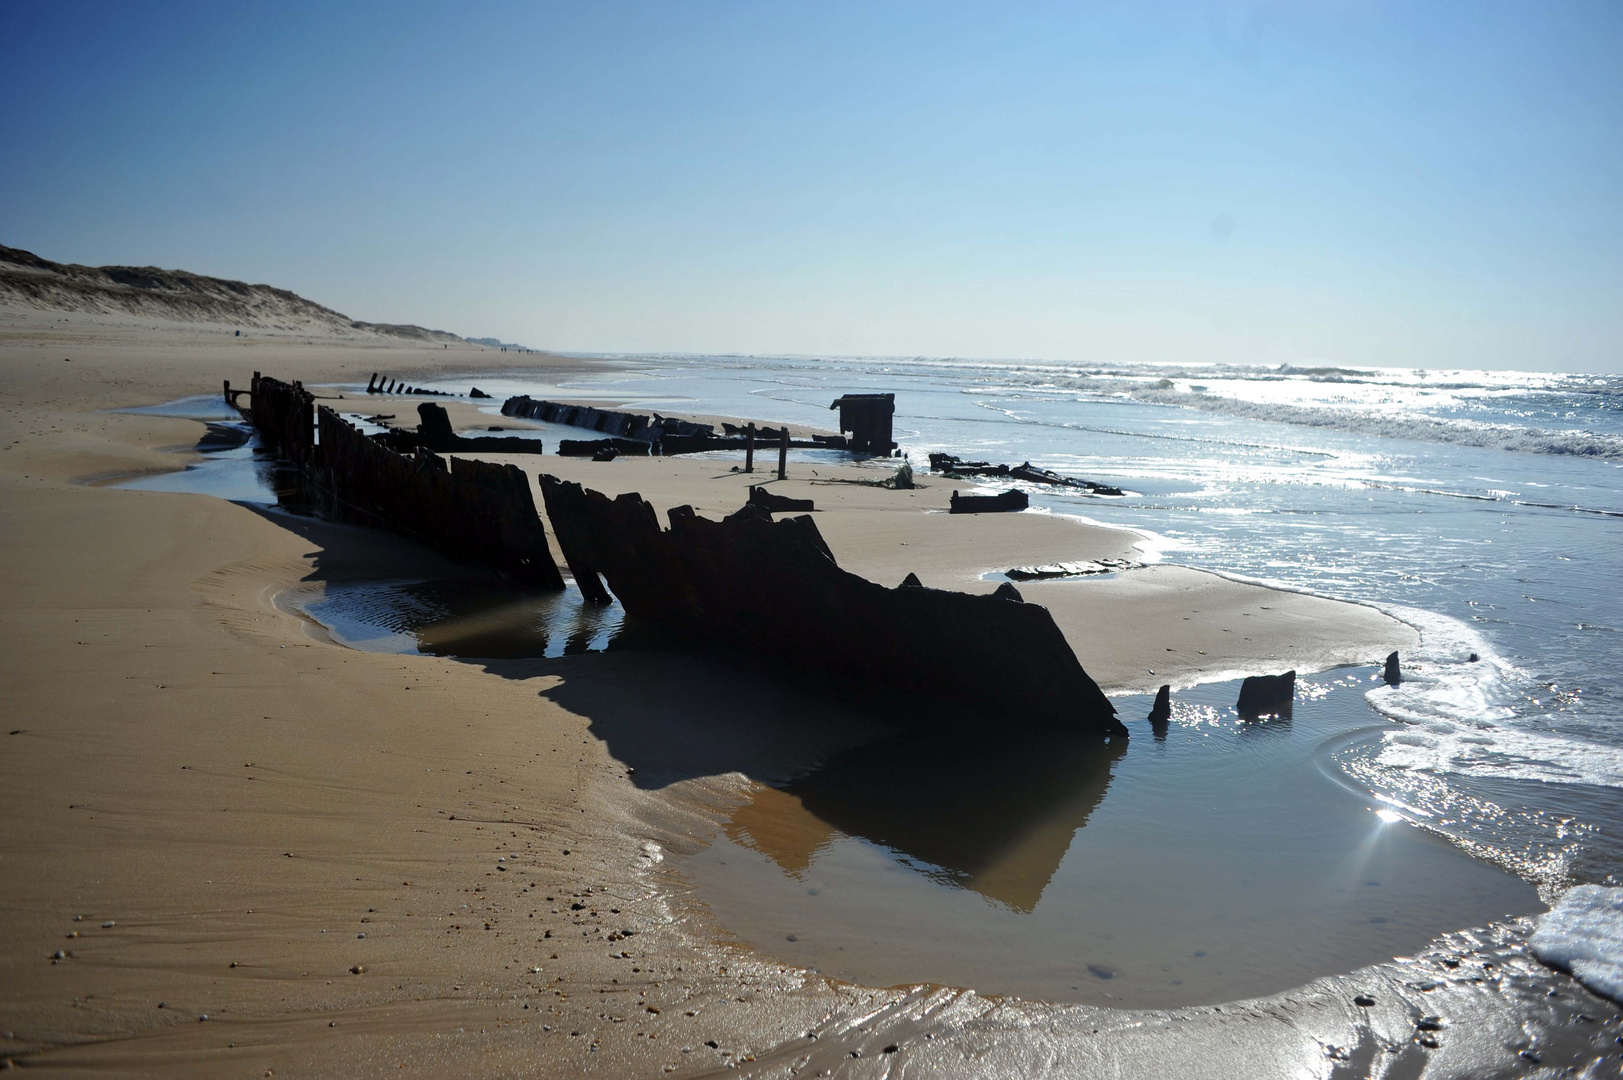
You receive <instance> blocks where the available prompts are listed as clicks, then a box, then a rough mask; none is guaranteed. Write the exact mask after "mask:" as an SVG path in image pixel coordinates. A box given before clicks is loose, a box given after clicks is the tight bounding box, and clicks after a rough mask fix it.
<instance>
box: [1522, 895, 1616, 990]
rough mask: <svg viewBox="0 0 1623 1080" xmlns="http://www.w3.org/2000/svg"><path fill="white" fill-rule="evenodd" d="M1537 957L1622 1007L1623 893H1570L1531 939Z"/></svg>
mask: <svg viewBox="0 0 1623 1080" xmlns="http://www.w3.org/2000/svg"><path fill="white" fill-rule="evenodd" d="M1527 944H1528V947H1529V948H1531V949H1532V950H1533V955H1535V956H1537V957H1538V958H1539V959H1540V960H1542V961H1544V962H1545V963H1546V964H1549V965H1551V966H1552V967H1557V968H1560V969H1561V970H1563V971H1569V972H1571V973H1572V975H1573V977H1574V978H1575V979H1577V980H1578V981H1579V982H1581V983H1583V984H1584V985H1585V986H1587V987H1589V989H1591V990H1593V991H1594V992H1595V993H1597V994H1604V995H1605V996H1606V997H1609V998H1611V999H1612V1000H1613V1001H1623V889H1613V888H1607V887H1606V886H1604V885H1579V886H1577V887H1575V888H1572V889H1568V890H1567V891H1566V893H1564V894H1563V895H1562V897H1561V899H1560V900H1559V901H1558V902H1557V903H1556V905H1555V907H1554V908H1552V909H1551V910H1550V911H1549V912H1548V913H1547V914H1545V915H1542V916H1540V917H1539V920H1538V929H1537V930H1535V931H1534V932H1533V936H1532V937H1531V938H1530V939H1528V942H1527Z"/></svg>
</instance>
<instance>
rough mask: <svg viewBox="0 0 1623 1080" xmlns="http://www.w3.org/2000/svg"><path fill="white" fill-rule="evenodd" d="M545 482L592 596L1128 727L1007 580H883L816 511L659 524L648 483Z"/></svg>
mask: <svg viewBox="0 0 1623 1080" xmlns="http://www.w3.org/2000/svg"><path fill="white" fill-rule="evenodd" d="M541 493H542V498H543V501H544V502H545V504H546V510H547V516H548V518H550V519H551V521H552V527H553V532H554V534H555V535H556V536H557V538H558V546H559V548H560V549H561V550H562V553H563V557H564V560H565V561H566V562H567V563H568V565H569V568H570V571H571V572H572V573H573V574H574V576H575V581H576V583H577V584H578V585H579V586H580V589H581V592H582V594H584V595H585V596H586V597H587V598H588V599H590V600H594V601H596V602H600V603H605V602H607V601H608V599H609V595H608V591H609V590H612V591H613V594H614V596H615V597H617V598H618V599H619V601H620V603H621V604H622V605H623V606H624V608H625V610H626V612H627V614H629V615H632V616H636V617H638V618H645V619H650V620H653V621H655V622H658V623H661V624H664V625H665V626H668V627H671V628H674V629H676V630H678V631H681V632H684V633H687V634H691V635H694V636H696V637H701V638H705V639H708V640H711V641H716V642H720V643H722V644H724V645H727V646H730V647H734V648H738V649H740V650H742V651H746V652H751V653H755V654H757V655H762V656H765V657H766V658H768V659H771V660H774V661H779V662H782V663H785V664H788V665H792V666H794V667H799V668H809V669H813V670H817V671H823V672H829V673H832V674H834V675H838V676H842V677H848V678H854V679H858V680H863V681H868V682H873V683H878V684H881V685H885V686H889V687H892V688H894V689H896V690H900V691H903V692H906V693H911V694H917V695H920V696H923V697H926V698H931V699H935V700H938V701H942V702H946V703H954V702H958V703H970V704H974V705H976V706H979V707H981V708H984V709H989V710H993V711H995V712H997V713H998V714H1001V715H1004V716H1007V717H1008V718H1010V719H1011V720H1015V721H1017V722H1019V723H1021V724H1022V725H1033V726H1044V725H1047V726H1057V727H1062V728H1068V729H1071V730H1079V731H1084V732H1088V733H1091V734H1094V735H1100V736H1106V737H1109V736H1116V737H1125V736H1126V735H1127V729H1126V728H1125V727H1124V726H1123V725H1122V724H1121V722H1120V721H1119V720H1118V719H1117V718H1116V710H1115V708H1114V707H1113V706H1112V705H1111V704H1110V700H1109V699H1108V698H1107V697H1105V695H1104V693H1103V692H1102V691H1100V689H1099V687H1098V684H1096V683H1095V682H1094V681H1093V679H1092V678H1090V677H1089V676H1088V674H1087V672H1086V671H1084V670H1083V669H1082V665H1081V663H1079V662H1078V661H1077V658H1076V654H1075V653H1074V652H1072V650H1071V646H1070V644H1069V643H1068V642H1067V641H1066V640H1065V636H1064V635H1063V634H1062V633H1061V632H1060V629H1059V627H1058V626H1057V625H1055V623H1054V619H1053V616H1052V615H1050V614H1049V612H1048V609H1047V608H1044V607H1041V606H1039V605H1036V604H1026V603H1022V602H1021V601H1020V600H1019V599H1018V598H1017V597H1018V594H1015V593H1014V590H1012V589H1010V590H1008V591H1007V592H1005V593H1002V594H1000V595H974V594H970V593H960V592H951V591H947V590H943V589H930V588H925V587H924V586H922V585H919V584H917V583H916V582H917V579H916V578H912V577H911V576H910V578H909V580H908V581H907V582H904V583H903V584H902V585H899V586H897V587H896V588H894V589H888V588H885V587H884V586H883V585H879V584H877V583H876V582H872V581H868V580H866V579H865V578H862V577H859V576H857V575H856V574H852V573H850V572H848V571H846V570H843V569H841V568H840V566H839V565H838V564H837V563H836V562H835V559H834V555H833V553H832V552H831V551H829V548H828V545H827V544H826V543H824V541H823V537H822V534H821V533H819V532H818V529H817V526H816V524H815V523H814V522H813V521H812V519H811V517H809V516H804V515H803V516H800V517H793V518H788V519H785V520H780V521H772V520H769V519H767V518H766V517H765V515H762V514H748V515H734V516H732V517H730V518H728V519H726V520H724V521H711V520H709V519H707V518H702V517H700V516H698V515H697V514H695V513H694V512H693V510H692V508H691V507H686V506H680V507H676V508H675V509H673V510H671V511H670V514H669V519H670V527H669V528H668V529H663V528H661V527H660V524H659V520H658V518H657V517H656V516H655V514H654V508H653V507H652V506H650V505H649V504H648V503H647V502H646V501H645V500H644V499H643V498H642V497H641V496H640V495H636V494H626V495H621V496H619V497H618V498H615V499H610V498H609V497H608V496H606V495H603V494H602V493H600V492H597V491H592V490H589V489H586V488H584V487H582V486H581V485H580V484H576V483H571V482H567V481H563V480H560V479H558V478H557V477H554V476H549V475H543V476H542V477H541ZM605 582H606V583H607V589H605V586H604V583H605ZM1011 594H1012V595H1011Z"/></svg>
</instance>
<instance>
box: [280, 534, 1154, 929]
mask: <svg viewBox="0 0 1623 1080" xmlns="http://www.w3.org/2000/svg"><path fill="white" fill-rule="evenodd" d="M253 509H255V512H257V513H261V514H263V515H265V516H266V517H267V518H268V519H270V520H273V521H274V522H275V523H276V524H277V525H278V526H280V527H282V528H285V529H288V530H290V531H292V532H294V533H296V534H297V535H299V536H301V537H303V538H305V539H306V540H308V541H310V543H311V545H312V547H313V548H314V549H315V550H313V551H312V552H311V553H310V557H312V558H313V559H314V560H315V565H314V567H313V569H312V571H311V573H310V574H309V575H308V576H307V577H306V579H305V581H304V583H302V585H303V586H305V587H308V586H315V585H317V584H319V585H321V586H322V587H323V589H324V591H325V593H326V594H327V595H328V596H335V595H336V596H349V597H350V599H349V600H348V601H346V608H345V610H346V611H347V612H348V613H349V615H351V616H354V617H357V618H364V619H369V620H371V621H372V622H373V623H375V624H376V625H378V626H380V627H383V628H385V629H387V630H390V631H392V632H393V633H395V634H396V635H398V636H401V637H404V638H406V639H407V641H408V642H409V645H410V647H409V648H407V649H406V650H405V651H417V652H423V653H429V654H433V655H440V656H446V657H449V658H454V659H458V660H461V661H463V662H466V663H469V664H473V665H475V666H477V667H480V668H481V669H483V670H484V671H486V672H488V673H490V674H492V675H496V676H499V677H501V678H505V679H515V680H526V679H545V680H546V682H547V685H546V687H545V688H544V689H541V690H540V691H539V692H538V693H539V696H541V697H543V698H545V699H547V700H548V701H550V702H552V703H553V704H555V705H558V706H559V707H561V708H563V709H566V710H567V711H569V712H571V713H574V714H576V715H578V716H582V717H584V718H586V720H587V721H588V723H589V725H590V729H591V731H592V733H593V734H594V735H596V736H597V737H598V738H600V739H602V740H603V741H604V743H605V744H606V745H607V747H608V750H609V753H610V754H611V755H612V756H613V757H614V758H615V759H617V760H618V761H620V762H622V763H624V764H625V765H627V766H628V767H629V768H630V770H631V774H630V776H631V780H632V782H633V783H634V784H636V785H637V786H638V787H640V788H643V789H645V790H647V789H660V788H664V787H667V786H669V785H671V784H675V783H679V782H681V781H684V780H691V779H697V778H702V777H710V776H717V775H722V774H728V773H739V774H742V775H744V776H746V777H748V778H749V779H750V780H752V781H755V782H757V783H758V784H761V785H765V787H764V788H762V789H757V792H756V797H755V799H754V800H753V801H752V802H751V803H750V804H747V805H745V806H743V807H741V808H740V809H739V810H738V811H737V812H736V814H735V815H734V817H733V820H732V821H731V822H730V823H729V824H728V825H727V826H726V830H727V832H728V834H729V835H731V836H732V837H733V838H734V839H735V840H738V841H739V842H742V843H745V844H747V845H748V846H750V847H753V848H755V849H756V850H759V851H761V852H763V853H764V854H766V855H768V856H769V857H771V858H772V859H773V860H774V861H775V862H776V863H777V864H778V865H779V866H780V867H781V868H782V869H783V870H784V871H785V872H787V873H789V874H791V875H794V874H797V873H798V872H800V871H803V870H804V869H805V868H806V866H807V865H809V863H810V860H811V858H812V856H813V854H814V853H815V852H816V851H817V850H818V849H820V848H822V847H824V846H826V845H827V844H828V843H829V842H830V841H831V840H832V839H834V838H835V837H836V836H838V835H846V836H854V837H860V838H862V839H865V840H868V841H871V842H873V843H875V844H879V845H881V846H883V847H886V848H889V849H891V850H892V851H895V852H897V853H898V854H899V855H901V856H902V857H903V858H904V859H906V860H907V861H909V862H910V863H912V864H914V865H916V866H918V867H919V868H920V869H922V870H923V871H924V872H926V873H927V874H929V875H930V876H931V877H932V878H934V879H936V880H939V881H940V882H942V883H943V884H951V885H956V886H960V887H964V888H969V889H973V890H975V891H977V892H980V893H982V894H983V895H985V896H988V897H990V898H992V899H995V900H997V901H999V902H1000V903H1002V904H1005V905H1007V906H1008V907H1010V908H1013V909H1015V910H1021V911H1029V910H1031V909H1032V908H1034V907H1035V906H1036V903H1037V900H1038V899H1039V898H1040V896H1041V894H1042V890H1043V889H1044V887H1046V885H1047V883H1048V881H1049V879H1050V878H1051V877H1052V875H1053V873H1054V871H1055V869H1056V868H1057V867H1058V866H1059V863H1060V860H1061V859H1062V858H1063V857H1064V855H1065V852H1066V850H1067V849H1068V848H1069V846H1070V843H1071V840H1072V837H1073V836H1074V834H1075V832H1076V830H1077V829H1079V828H1081V827H1082V826H1083V825H1085V824H1086V823H1087V820H1088V817H1089V815H1090V814H1091V813H1092V812H1093V811H1094V809H1095V808H1096V807H1097V806H1098V805H1099V803H1100V801H1101V800H1102V799H1103V797H1104V794H1105V791H1106V789H1107V788H1108V786H1109V784H1110V779H1111V775H1112V771H1113V768H1114V766H1115V763H1116V762H1117V761H1118V760H1119V759H1120V758H1121V756H1122V755H1123V754H1124V753H1125V752H1126V744H1125V741H1124V740H1120V739H1118V740H1113V741H1111V742H1108V743H1107V742H1105V741H1104V740H1101V739H1099V738H1097V737H1093V736H1083V735H1080V734H1075V733H1070V732H1064V731H1052V730H1049V731H1035V732H1033V731H1029V730H1023V725H1022V724H1021V723H1020V718H1019V717H1011V716H989V715H987V714H985V713H984V712H969V711H962V710H955V709H953V708H951V707H949V706H943V705H942V704H941V703H939V702H934V701H920V700H918V699H914V698H908V697H906V696H905V695H901V694H898V693H895V692H892V691H884V690H877V691H876V690H874V689H873V688H872V687H870V686H868V685H866V684H860V683H851V682H843V681H841V680H838V679H834V678H830V677H828V676H826V675H818V674H807V673H804V672H794V671H780V670H775V669H771V668H769V667H768V666H767V665H766V664H765V663H763V662H762V661H760V660H759V659H757V658H755V657H753V656H749V655H746V654H739V653H734V652H731V651H728V650H723V649H717V648H713V647H709V646H705V645H699V644H694V643H689V642H684V641H679V640H676V639H674V638H673V637H672V636H671V635H669V634H666V633H662V632H661V631H660V630H659V628H657V627H651V626H648V625H647V624H640V623H638V622H637V621H636V620H634V619H626V618H624V617H623V614H622V613H621V612H620V611H619V609H618V606H615V607H614V608H613V609H612V610H611V609H606V608H602V607H594V606H592V605H589V604H585V603H584V602H582V601H581V599H580V597H579V594H578V593H576V592H574V591H573V590H571V592H569V593H565V594H558V593H529V592H524V591H520V590H514V589H513V588H512V587H511V586H508V585H505V584H503V583H502V582H500V581H499V580H498V579H496V578H494V577H492V576H488V575H482V574H478V573H473V572H470V571H468V570H467V569H466V568H463V567H460V566H458V565H456V564H454V563H451V562H449V561H447V560H445V559H442V558H440V557H438V556H436V555H434V554H432V553H430V552H427V551H425V550H424V549H423V548H421V547H420V546H419V545H417V544H414V543H412V542H410V541H409V540H405V539H401V538H398V537H394V536H390V535H389V534H386V533H379V532H377V531H374V530H367V529H360V528H356V527H352V526H347V525H342V524H335V523H332V522H327V521H323V520H320V519H316V518H309V517H302V516H296V515H289V514H285V513H280V512H275V511H267V510H263V509H259V508H253ZM380 578H383V579H387V578H393V579H394V580H392V581H387V580H385V581H380V580H379V579H380ZM410 578H416V579H418V580H415V581H413V580H404V579H410ZM311 591H312V592H314V591H315V590H313V589H312V590H311ZM368 604H372V605H373V607H374V608H375V610H372V611H370V612H368V611H367V610H365V608H366V606H367V605H368ZM323 621H325V619H324V620H323ZM559 645H561V648H558V647H557V646H559ZM390 651H401V649H400V648H399V647H398V646H397V647H396V648H394V649H392V650H390ZM549 652H551V653H552V655H548V653H549Z"/></svg>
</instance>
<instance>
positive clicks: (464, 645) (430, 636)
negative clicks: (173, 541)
mask: <svg viewBox="0 0 1623 1080" xmlns="http://www.w3.org/2000/svg"><path fill="white" fill-rule="evenodd" d="M285 602H286V603H288V604H289V605H290V606H292V607H293V608H295V609H297V610H298V611H301V612H303V613H304V614H306V615H308V616H309V617H310V618H312V619H314V620H315V621H316V622H318V623H320V624H321V625H322V626H324V627H326V629H327V631H328V633H330V634H331V635H332V637H333V638H334V640H336V641H338V642H340V643H342V644H345V645H348V646H350V647H351V648H356V649H364V650H366V651H367V652H390V653H420V654H423V655H429V656H455V657H466V658H485V659H520V658H525V657H557V656H573V655H575V654H577V653H585V652H602V651H604V650H605V649H608V648H612V647H616V646H618V645H620V644H623V643H624V640H625V637H626V630H627V628H626V626H625V611H624V609H622V608H621V607H620V605H619V604H618V603H615V604H611V605H609V606H607V607H600V606H598V605H595V604H588V603H586V602H585V600H584V599H583V598H582V596H581V595H580V591H579V590H578V589H576V588H575V587H574V586H573V585H571V586H569V588H568V589H567V590H565V591H564V592H561V593H554V592H524V591H519V590H515V589H514V588H513V587H512V586H511V585H509V584H506V583H503V582H501V581H499V580H496V579H494V578H481V577H466V578H452V579H448V580H439V581H345V582H327V583H325V584H324V585H321V586H318V587H316V588H314V589H308V590H305V589H301V590H296V591H294V592H292V593H289V594H287V595H286V597H285Z"/></svg>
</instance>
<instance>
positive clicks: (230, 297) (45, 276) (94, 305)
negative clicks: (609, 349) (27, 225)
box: [0, 245, 462, 343]
mask: <svg viewBox="0 0 1623 1080" xmlns="http://www.w3.org/2000/svg"><path fill="white" fill-rule="evenodd" d="M0 304H7V305H12V306H17V307H28V308H33V309H35V310H39V311H71V312H82V313H87V314H99V315H109V314H123V315H136V316H140V317H143V318H149V319H163V320H168V321H173V322H178V323H201V324H209V325H217V326H237V327H244V328H248V327H252V328H255V329H266V330H279V331H285V332H294V333H301V334H319V335H323V336H331V337H338V338H361V337H383V338H398V339H406V340H410V341H424V342H440V343H450V342H461V341H462V338H460V337H458V336H457V335H455V334H451V333H447V332H446V331H444V330H426V329H424V328H423V327H421V326H410V325H394V324H388V323H369V322H360V321H358V320H355V319H351V318H350V317H349V316H348V315H344V314H341V313H339V312H337V311H334V310H332V309H331V308H328V307H323V306H322V305H320V304H318V303H316V302H315V301H313V300H306V299H305V298H304V297H302V296H300V295H298V294H297V293H295V292H290V291H289V290H287V289H278V288H275V287H274V286H271V285H250V284H248V283H247V282H243V281H231V280H228V279H225V278H216V277H207V276H205V275H203V274H193V273H189V272H187V271H185V270H162V269H159V268H158V267H156V266H79V265H76V264H73V263H57V262H51V261H50V260H49V259H42V258H40V257H39V256H38V255H35V254H34V253H33V252H31V251H22V250H20V249H18V248H10V247H6V246H4V245H0Z"/></svg>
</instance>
